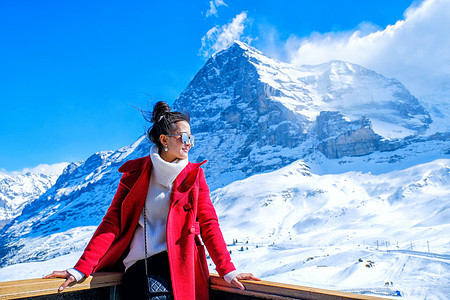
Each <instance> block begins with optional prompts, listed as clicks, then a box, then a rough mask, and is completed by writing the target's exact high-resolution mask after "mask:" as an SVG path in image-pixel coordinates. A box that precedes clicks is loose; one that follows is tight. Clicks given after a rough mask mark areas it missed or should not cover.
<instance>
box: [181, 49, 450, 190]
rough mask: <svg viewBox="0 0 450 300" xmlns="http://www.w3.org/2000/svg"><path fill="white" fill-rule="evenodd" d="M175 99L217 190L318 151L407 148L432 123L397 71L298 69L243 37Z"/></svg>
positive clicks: (335, 65) (342, 65) (334, 154)
mask: <svg viewBox="0 0 450 300" xmlns="http://www.w3.org/2000/svg"><path fill="white" fill-rule="evenodd" d="M174 106H175V107H176V108H178V109H186V110H187V111H189V113H190V115H191V117H192V120H193V121H192V124H191V129H192V132H194V133H195V134H196V136H197V140H198V145H199V147H198V148H199V151H195V150H196V149H194V151H192V156H191V157H192V158H193V159H194V160H202V159H203V158H208V160H209V161H210V163H209V164H208V165H205V169H206V171H207V174H209V179H210V182H211V185H212V186H213V189H214V188H216V187H220V186H224V185H226V184H228V183H230V182H233V181H234V180H238V179H243V178H246V177H248V176H249V175H252V174H255V173H259V172H266V171H272V170H276V169H278V168H280V167H283V166H285V165H287V164H289V163H291V162H293V161H295V160H296V159H298V158H300V157H305V156H307V155H308V154H309V153H311V152H315V150H319V151H320V152H321V153H323V154H324V155H325V156H326V157H327V158H340V157H344V156H361V155H367V154H370V153H373V152H375V151H392V150H395V149H398V148H402V147H404V146H405V145H407V144H409V143H410V142H411V140H413V139H417V138H418V137H420V138H421V139H423V138H425V136H426V133H427V128H428V126H429V124H430V123H432V120H431V118H430V116H429V114H428V113H427V112H426V111H425V109H424V108H423V107H422V106H421V105H420V103H419V102H418V100H417V98H415V97H414V96H412V95H411V94H410V93H409V92H408V90H407V89H406V88H405V87H404V86H403V85H402V84H401V83H400V82H399V81H397V80H395V79H388V78H385V77H383V76H382V75H379V74H377V73H375V72H373V71H370V70H367V69H365V68H363V67H361V66H358V65H355V64H350V63H346V62H341V61H332V62H329V63H326V64H322V65H318V66H302V67H294V66H292V65H289V64H285V63H281V62H278V61H276V60H273V59H270V58H268V57H266V56H264V55H263V54H262V53H261V52H259V51H258V50H256V49H254V48H251V47H249V46H248V45H246V44H243V43H240V42H236V43H235V44H233V45H232V46H231V47H230V48H228V49H226V50H223V51H221V52H219V53H217V54H215V55H214V56H213V57H212V58H211V59H209V60H208V61H207V63H206V64H205V66H204V67H203V68H202V69H201V70H200V71H199V72H198V73H197V75H196V76H195V78H194V79H193V80H192V82H191V83H190V84H189V86H188V87H187V88H186V90H185V91H183V93H182V94H181V95H180V96H179V97H178V99H177V100H176V101H175V104H174ZM433 138H435V139H442V137H441V136H439V135H438V136H436V137H431V139H433ZM444 139H448V137H445V138H444Z"/></svg>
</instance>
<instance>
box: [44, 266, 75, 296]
mask: <svg viewBox="0 0 450 300" xmlns="http://www.w3.org/2000/svg"><path fill="white" fill-rule="evenodd" d="M48 278H66V281H64V283H63V284H61V286H60V287H59V289H58V291H60V292H62V291H63V290H64V289H65V288H66V287H67V286H68V285H69V284H71V283H73V282H76V281H77V280H76V279H75V277H73V276H72V275H70V273H69V272H67V271H53V273H52V274H48V275H45V276H44V279H48Z"/></svg>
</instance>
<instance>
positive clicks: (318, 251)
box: [213, 159, 450, 299]
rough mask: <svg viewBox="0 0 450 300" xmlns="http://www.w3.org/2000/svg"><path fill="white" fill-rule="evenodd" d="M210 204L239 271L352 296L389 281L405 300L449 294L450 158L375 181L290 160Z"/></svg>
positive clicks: (236, 185)
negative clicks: (350, 292)
mask: <svg viewBox="0 0 450 300" xmlns="http://www.w3.org/2000/svg"><path fill="white" fill-rule="evenodd" d="M213 199H214V205H215V207H216V209H217V212H218V214H219V215H220V221H221V227H222V230H223V231H224V233H225V236H226V239H227V241H228V243H229V244H231V246H230V250H232V257H233V260H234V261H235V263H236V264H237V265H238V266H239V268H240V269H242V270H246V271H252V272H255V273H256V274H258V275H259V276H261V277H262V278H265V279H267V280H272V281H281V282H289V283H295V284H300V285H307V286H316V287H324V288H329V289H340V290H353V291H359V292H361V291H364V290H372V291H376V289H381V290H379V291H378V292H379V293H380V292H381V291H383V288H384V286H385V283H386V282H389V283H390V282H393V283H394V288H395V290H399V291H401V293H402V295H403V296H405V298H407V299H424V298H425V297H426V298H427V299H444V298H447V297H449V296H450V288H449V287H450V272H449V271H450V240H449V237H450V203H449V202H448V199H450V160H449V159H441V160H436V161H433V162H430V163H427V164H424V165H418V166H415V167H411V168H409V169H405V170H400V171H393V172H389V173H385V174H380V175H373V174H370V173H360V172H348V173H343V174H338V175H316V174H312V173H310V172H309V170H308V168H306V167H305V165H304V163H303V162H301V161H298V162H295V163H293V164H292V165H290V166H288V167H285V168H283V169H280V170H278V171H275V172H272V173H268V174H260V175H254V176H252V177H250V178H247V179H245V180H241V181H237V182H234V183H232V184H230V185H229V186H227V187H224V188H221V189H218V190H216V191H215V192H214V193H213ZM235 240H237V241H238V242H237V243H236V242H234V243H233V241H235ZM233 244H234V245H233ZM359 258H361V261H359ZM369 261H372V262H374V265H373V266H372V267H370V268H369V267H366V265H367V264H369ZM389 288H390V289H392V287H389ZM444 295H445V296H444Z"/></svg>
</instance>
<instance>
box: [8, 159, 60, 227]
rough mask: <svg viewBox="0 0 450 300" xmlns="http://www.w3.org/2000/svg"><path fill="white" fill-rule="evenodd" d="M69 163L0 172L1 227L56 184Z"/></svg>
mask: <svg viewBox="0 0 450 300" xmlns="http://www.w3.org/2000/svg"><path fill="white" fill-rule="evenodd" d="M67 165H68V164H67V163H59V164H55V165H39V166H37V167H35V168H32V169H24V170H23V171H21V172H10V173H1V172H0V228H1V227H3V226H4V225H5V224H7V223H8V222H9V221H10V220H12V219H14V218H15V217H17V216H19V215H20V214H21V212H22V209H23V208H24V207H25V205H27V204H28V203H30V202H31V201H33V200H35V199H37V198H38V197H39V196H40V195H41V194H43V193H44V192H46V191H47V190H48V189H49V188H50V187H51V186H52V185H53V184H55V182H56V180H57V179H58V177H59V175H60V174H61V173H62V172H63V169H64V168H65V167H66V166H67Z"/></svg>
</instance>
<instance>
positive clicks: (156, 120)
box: [144, 101, 190, 151]
mask: <svg viewBox="0 0 450 300" xmlns="http://www.w3.org/2000/svg"><path fill="white" fill-rule="evenodd" d="M144 118H145V119H146V120H147V121H149V122H150V123H153V125H152V127H151V128H150V129H148V130H147V137H148V138H149V140H150V141H152V142H153V143H154V144H155V145H156V146H158V148H159V150H160V151H161V150H162V149H163V145H162V144H161V141H160V140H159V136H160V135H161V134H172V133H174V131H175V130H176V129H177V126H176V125H175V123H177V122H179V121H186V122H188V123H189V121H190V117H189V114H188V113H186V114H183V113H181V112H178V111H170V107H169V105H168V104H167V103H166V102H164V101H159V102H158V103H156V104H155V106H154V107H153V112H152V113H151V114H150V113H147V114H144Z"/></svg>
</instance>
